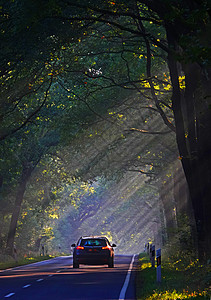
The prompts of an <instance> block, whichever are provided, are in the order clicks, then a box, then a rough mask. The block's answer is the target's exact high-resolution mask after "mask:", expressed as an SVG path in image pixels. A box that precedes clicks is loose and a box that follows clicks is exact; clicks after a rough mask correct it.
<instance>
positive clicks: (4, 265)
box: [0, 255, 52, 270]
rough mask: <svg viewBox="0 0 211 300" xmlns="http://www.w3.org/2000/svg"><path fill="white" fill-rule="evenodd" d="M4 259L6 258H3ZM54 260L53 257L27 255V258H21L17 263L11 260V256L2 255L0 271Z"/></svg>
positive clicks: (0, 256) (0, 257)
mask: <svg viewBox="0 0 211 300" xmlns="http://www.w3.org/2000/svg"><path fill="white" fill-rule="evenodd" d="M3 257H4V258H3ZM50 258H52V256H49V255H46V256H33V257H31V256H28V257H27V255H25V257H20V258H19V259H18V260H17V261H14V260H11V256H9V257H6V256H5V255H4V256H2V255H0V261H1V262H0V270H6V269H8V268H14V267H18V266H24V265H28V264H31V263H35V262H39V261H43V260H48V259H50Z"/></svg>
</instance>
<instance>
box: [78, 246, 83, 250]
mask: <svg viewBox="0 0 211 300" xmlns="http://www.w3.org/2000/svg"><path fill="white" fill-rule="evenodd" d="M76 249H77V250H84V247H81V246H77V247H76Z"/></svg>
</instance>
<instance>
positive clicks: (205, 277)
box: [136, 253, 211, 300]
mask: <svg viewBox="0 0 211 300" xmlns="http://www.w3.org/2000/svg"><path fill="white" fill-rule="evenodd" d="M161 273H162V282H161V283H160V284H159V283H157V282H156V268H152V267H151V263H150V260H149V257H148V255H147V254H146V253H141V254H140V256H139V266H138V272H137V277H136V297H137V299H140V300H142V299H143V300H155V299H162V300H171V299H172V300H176V299H194V300H196V299H211V265H210V264H209V265H200V264H199V262H198V261H194V262H191V263H189V264H185V263H184V261H182V260H181V259H180V260H178V261H175V262H174V263H172V262H170V261H169V260H168V261H164V262H162V266H161Z"/></svg>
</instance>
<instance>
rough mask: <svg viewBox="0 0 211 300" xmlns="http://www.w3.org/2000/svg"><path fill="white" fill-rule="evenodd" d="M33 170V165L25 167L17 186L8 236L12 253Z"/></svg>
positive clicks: (8, 249)
mask: <svg viewBox="0 0 211 300" xmlns="http://www.w3.org/2000/svg"><path fill="white" fill-rule="evenodd" d="M32 170H33V168H32V167H26V168H23V171H22V176H21V179H20V183H19V186H18V188H17V193H16V199H15V206H14V209H13V213H12V217H11V221H10V227H9V232H8V237H7V251H8V253H9V254H10V255H13V249H14V241H15V234H16V229H17V223H18V218H19V215H20V210H21V204H22V202H23V196H24V193H25V190H26V185H27V182H28V180H29V178H30V176H31V173H32Z"/></svg>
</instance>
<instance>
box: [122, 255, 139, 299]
mask: <svg viewBox="0 0 211 300" xmlns="http://www.w3.org/2000/svg"><path fill="white" fill-rule="evenodd" d="M135 256H136V254H134V255H133V257H132V260H131V263H130V267H129V269H128V271H127V275H126V278H125V282H124V284H123V287H122V289H121V292H120V294H119V300H124V299H125V294H126V291H127V287H128V284H129V281H130V275H131V271H132V268H133V263H134V259H135Z"/></svg>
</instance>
